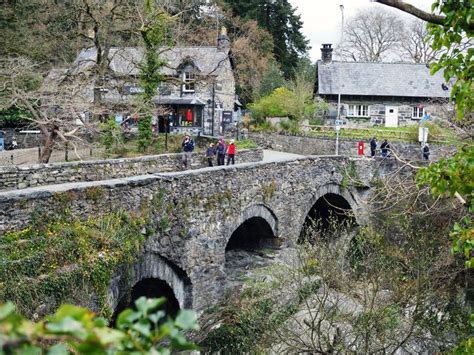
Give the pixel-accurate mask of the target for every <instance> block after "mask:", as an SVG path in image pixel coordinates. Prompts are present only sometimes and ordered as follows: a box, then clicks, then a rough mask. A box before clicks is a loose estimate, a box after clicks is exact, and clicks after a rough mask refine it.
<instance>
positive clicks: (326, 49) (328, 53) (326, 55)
mask: <svg viewBox="0 0 474 355" xmlns="http://www.w3.org/2000/svg"><path fill="white" fill-rule="evenodd" d="M331 46H332V44H331V43H324V44H323V47H322V48H321V59H322V60H323V62H324V63H331V62H332V51H333V49H332V48H331Z"/></svg>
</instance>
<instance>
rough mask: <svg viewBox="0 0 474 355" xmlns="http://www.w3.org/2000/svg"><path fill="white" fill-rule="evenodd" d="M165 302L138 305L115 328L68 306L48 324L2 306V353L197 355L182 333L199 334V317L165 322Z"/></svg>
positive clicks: (138, 302) (187, 315)
mask: <svg viewBox="0 0 474 355" xmlns="http://www.w3.org/2000/svg"><path fill="white" fill-rule="evenodd" d="M164 302H165V299H164V298H160V299H146V298H144V297H141V298H139V299H138V300H136V301H135V308H136V310H132V309H126V310H125V311H123V312H122V313H121V314H120V315H119V316H118V320H117V327H116V329H112V328H109V327H107V321H106V320H105V319H103V318H99V317H96V315H95V314H94V313H92V312H90V311H89V310H87V309H86V308H82V307H77V306H72V305H63V306H61V307H60V308H59V309H58V311H57V312H56V313H55V314H54V315H52V316H50V317H48V318H47V319H46V320H45V321H40V322H37V323H34V322H31V321H28V320H26V319H24V318H23V317H22V316H20V315H19V314H18V313H16V312H15V306H14V305H13V303H11V302H7V303H5V304H4V305H0V353H1V354H4V353H5V354H41V353H45V352H46V351H47V353H48V354H51V355H52V354H55V355H63V354H64V355H65V354H71V353H74V354H144V353H146V354H169V353H170V351H177V350H193V349H197V347H196V346H195V345H194V344H193V343H191V342H189V341H187V340H186V338H185V337H184V335H183V331H187V330H196V329H198V328H197V323H196V315H195V314H194V312H192V311H187V310H184V311H180V313H179V314H178V316H177V317H176V319H175V320H172V319H170V318H168V319H165V314H164V312H163V311H162V310H160V309H159V306H161V305H162V304H163V303H164Z"/></svg>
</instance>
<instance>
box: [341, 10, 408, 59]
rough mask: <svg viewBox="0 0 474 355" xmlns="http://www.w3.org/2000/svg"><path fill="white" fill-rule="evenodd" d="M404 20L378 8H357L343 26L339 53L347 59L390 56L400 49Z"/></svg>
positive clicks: (387, 57) (385, 57)
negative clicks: (342, 39)
mask: <svg viewBox="0 0 474 355" xmlns="http://www.w3.org/2000/svg"><path fill="white" fill-rule="evenodd" d="M402 29H403V21H402V20H401V19H400V18H399V17H398V16H396V15H395V14H392V13H391V12H388V11H384V10H381V9H367V10H361V11H359V12H358V13H357V14H356V15H355V16H354V17H352V18H350V19H349V20H348V21H347V24H346V25H345V27H344V41H343V43H342V44H340V45H339V50H338V51H339V55H340V56H341V57H343V58H346V59H352V60H354V61H364V62H380V61H384V60H387V59H389V58H390V57H391V56H392V57H393V55H394V53H395V51H396V50H397V49H398V48H399V45H400V38H401V33H402Z"/></svg>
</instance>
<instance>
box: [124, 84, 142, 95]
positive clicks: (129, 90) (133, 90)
mask: <svg viewBox="0 0 474 355" xmlns="http://www.w3.org/2000/svg"><path fill="white" fill-rule="evenodd" d="M123 90H124V91H125V93H126V94H128V95H136V94H142V93H144V92H145V90H144V89H143V88H141V87H138V86H134V85H124V87H123Z"/></svg>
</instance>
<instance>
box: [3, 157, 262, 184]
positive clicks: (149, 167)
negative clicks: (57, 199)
mask: <svg viewBox="0 0 474 355" xmlns="http://www.w3.org/2000/svg"><path fill="white" fill-rule="evenodd" d="M181 158H182V155H181V154H179V153H178V154H161V155H153V156H145V157H139V158H126V159H108V160H94V161H82V162H70V163H52V164H36V165H31V166H0V191H2V190H12V189H24V188H28V187H34V186H41V185H54V184H62V183H68V182H79V181H94V180H107V179H113V178H123V177H127V176H133V175H143V174H153V173H158V172H166V171H180V170H183V166H182V163H181ZM235 159H236V163H249V162H257V161H261V160H262V159H263V150H262V149H243V150H240V151H238V152H237V155H236V158H235ZM203 167H207V159H206V158H205V157H204V153H195V154H194V157H193V163H192V165H191V169H200V168H203Z"/></svg>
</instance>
